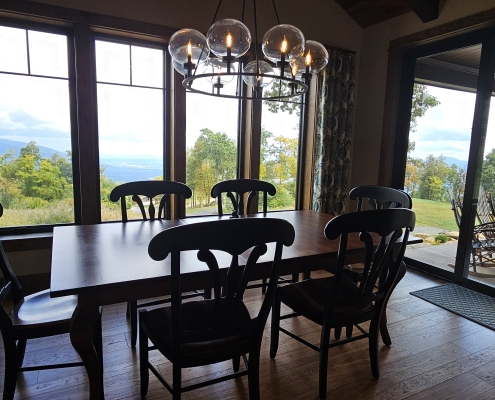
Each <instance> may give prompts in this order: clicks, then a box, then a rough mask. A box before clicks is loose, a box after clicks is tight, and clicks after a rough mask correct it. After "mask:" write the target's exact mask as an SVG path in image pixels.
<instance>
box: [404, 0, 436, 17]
mask: <svg viewBox="0 0 495 400" xmlns="http://www.w3.org/2000/svg"><path fill="white" fill-rule="evenodd" d="M406 2H407V4H408V5H409V7H411V8H412V10H413V11H414V12H415V13H416V15H417V16H418V17H419V18H420V19H421V21H423V22H430V21H434V20H436V19H437V18H438V6H439V0H406Z"/></svg>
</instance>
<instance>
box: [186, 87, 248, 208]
mask: <svg viewBox="0 0 495 400" xmlns="http://www.w3.org/2000/svg"><path fill="white" fill-rule="evenodd" d="M199 81H200V80H198V81H197V82H194V84H193V85H194V87H197V88H198V89H201V90H206V91H211V83H208V82H199ZM222 93H225V94H234V93H235V85H233V86H230V85H226V86H225V88H224V89H222ZM238 106H239V102H238V101H237V100H235V99H223V98H218V97H212V96H207V95H204V94H197V93H190V92H188V93H187V95H186V107H187V109H186V112H187V120H186V146H187V156H186V184H187V185H188V186H189V187H190V188H191V189H192V191H193V195H192V198H191V199H189V200H186V214H187V215H198V214H216V213H217V208H216V204H215V203H214V202H213V199H212V198H211V197H210V192H211V188H212V186H213V185H214V184H215V183H217V182H220V181H224V180H226V179H235V177H236V169H237V124H238ZM224 204H226V210H227V211H229V212H231V211H232V207H231V206H230V204H229V203H228V202H224Z"/></svg>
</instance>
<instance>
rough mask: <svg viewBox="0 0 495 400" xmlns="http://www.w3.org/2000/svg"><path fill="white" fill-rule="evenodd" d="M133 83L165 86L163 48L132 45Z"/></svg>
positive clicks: (158, 86)
mask: <svg viewBox="0 0 495 400" xmlns="http://www.w3.org/2000/svg"><path fill="white" fill-rule="evenodd" d="M131 52H132V84H133V85H138V86H151V87H157V88H163V50H157V49H149V48H146V47H138V46H131Z"/></svg>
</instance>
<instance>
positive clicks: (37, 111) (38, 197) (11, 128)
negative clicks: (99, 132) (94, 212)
mask: <svg viewBox="0 0 495 400" xmlns="http://www.w3.org/2000/svg"><path fill="white" fill-rule="evenodd" d="M9 29H10V28H9ZM0 31H1V32H5V31H4V30H3V28H2V27H0ZM17 31H21V32H22V33H23V34H24V42H23V43H24V45H25V43H26V41H25V38H26V31H24V30H17ZM29 33H30V34H31V33H32V32H29ZM19 36H21V35H19ZM58 36H60V35H58ZM64 40H66V39H65V37H64ZM19 43H20V42H19ZM36 46H37V43H36V42H32V43H30V52H31V53H36V52H37V51H38V50H39V49H37V48H36ZM4 48H5V47H4ZM11 50H15V51H17V52H18V53H19V54H18V53H16V52H15V51H14V52H13V53H11V54H10V56H11V57H12V59H17V60H20V59H22V58H23V57H24V56H22V55H21V54H20V53H24V54H25V52H26V48H25V46H24V48H23V47H22V46H20V47H19V48H18V49H11ZM44 61H46V63H45V64H44ZM51 62H52V60H48V59H46V60H43V59H40V60H39V64H38V65H39V67H40V69H42V70H43V71H48V70H49V65H50V63H51ZM26 65H27V60H26ZM62 65H65V68H66V69H67V60H66V59H65V60H64V61H62ZM26 71H27V68H26ZM65 76H67V70H66V71H65ZM71 148H72V147H71V129H70V106H69V83H68V80H67V79H52V78H42V77H33V76H29V75H12V74H8V73H0V203H2V205H3V207H4V214H3V216H2V218H0V225H1V226H29V225H42V224H58V223H71V222H74V201H73V198H74V195H73V181H72V176H73V175H72V154H71Z"/></svg>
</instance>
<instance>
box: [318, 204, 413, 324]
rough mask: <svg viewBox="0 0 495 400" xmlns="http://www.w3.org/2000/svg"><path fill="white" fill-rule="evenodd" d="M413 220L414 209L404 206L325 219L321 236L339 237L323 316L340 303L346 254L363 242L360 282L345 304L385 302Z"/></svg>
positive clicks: (377, 304) (374, 306) (378, 305)
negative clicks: (332, 275) (330, 292)
mask: <svg viewBox="0 0 495 400" xmlns="http://www.w3.org/2000/svg"><path fill="white" fill-rule="evenodd" d="M415 222H416V216H415V214H414V212H413V211H411V210H408V209H405V208H399V209H383V210H367V211H361V212H359V213H349V214H345V215H340V216H338V217H335V218H334V219H332V220H331V221H329V222H328V224H327V226H326V227H325V236H326V237H327V238H328V239H331V240H334V239H337V238H339V237H340V244H339V253H338V257H337V268H336V270H335V275H334V276H335V278H334V288H333V290H332V295H331V296H330V297H331V298H329V302H328V303H327V305H326V318H331V316H332V314H333V310H334V306H335V305H339V304H340V305H342V304H341V303H339V302H342V300H341V299H342V297H341V295H339V289H340V285H341V282H342V279H346V277H345V276H344V267H345V266H346V260H345V258H346V254H347V252H348V251H349V250H351V249H353V250H354V249H356V247H358V246H359V247H362V245H363V244H364V246H365V254H366V256H365V261H364V269H363V275H362V278H361V282H360V284H359V288H358V290H356V291H355V293H356V296H355V298H346V299H345V304H346V305H349V306H353V307H354V306H356V307H369V306H372V307H371V308H372V309H374V311H380V312H381V307H382V306H383V304H386V303H385V302H386V300H387V299H388V297H389V296H390V294H391V291H392V289H393V287H394V282H395V280H396V279H397V275H398V272H399V268H400V264H401V262H402V259H403V257H404V252H405V250H406V246H407V239H408V237H409V232H410V231H412V230H413V229H414V225H415ZM360 242H362V243H360ZM377 244H378V245H377ZM351 251H352V250H351ZM378 281H379V283H378ZM349 282H350V281H349ZM349 282H347V283H349ZM351 284H353V285H354V283H351Z"/></svg>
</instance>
